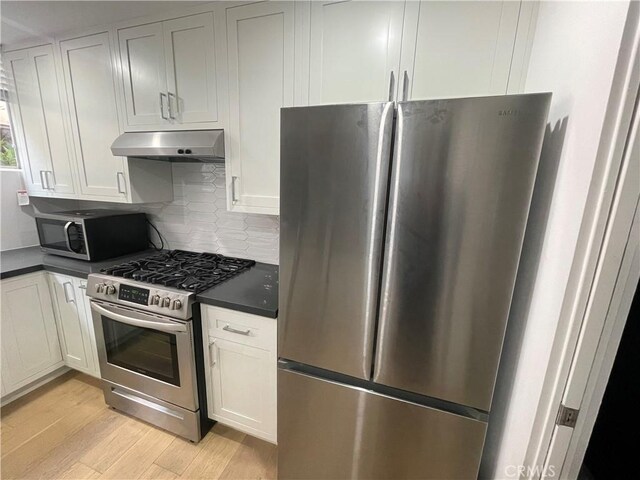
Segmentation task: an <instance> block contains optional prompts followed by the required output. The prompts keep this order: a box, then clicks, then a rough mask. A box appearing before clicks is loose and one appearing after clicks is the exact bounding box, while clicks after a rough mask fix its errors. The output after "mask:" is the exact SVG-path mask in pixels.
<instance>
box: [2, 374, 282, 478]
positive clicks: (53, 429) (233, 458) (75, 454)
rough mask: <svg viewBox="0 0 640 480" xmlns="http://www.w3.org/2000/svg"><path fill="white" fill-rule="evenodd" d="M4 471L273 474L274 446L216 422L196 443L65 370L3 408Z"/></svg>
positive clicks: (13, 474)
mask: <svg viewBox="0 0 640 480" xmlns="http://www.w3.org/2000/svg"><path fill="white" fill-rule="evenodd" d="M1 419H2V420H1V422H0V423H1V437H2V442H1V445H2V460H1V462H0V466H1V468H2V478H4V479H23V478H28V479H31V478H42V479H62V478H64V479H84V478H104V479H106V478H110V479H132V478H142V479H156V478H159V479H172V478H188V479H267V478H269V479H271V478H276V458H277V457H276V447H275V446H274V445H271V444H269V443H267V442H263V441H262V440H258V439H256V438H253V437H250V436H248V435H245V434H243V433H240V432H238V431H236V430H233V429H231V428H228V427H225V426H223V425H220V424H216V425H215V426H214V428H213V429H212V431H210V432H209V433H208V434H207V436H206V437H205V438H204V439H202V440H201V441H200V443H198V444H197V445H194V444H192V443H190V442H188V441H186V440H183V439H181V438H177V437H175V436H174V435H171V434H170V433H167V432H165V431H164V430H160V429H157V428H155V427H153V426H151V425H149V424H147V423H144V422H142V421H140V420H136V419H134V418H132V417H128V416H126V415H124V414H122V413H118V412H116V411H114V410H111V409H109V408H107V406H106V405H105V403H104V399H103V397H102V390H101V389H100V387H99V384H98V381H97V380H95V379H93V378H91V377H89V376H86V375H83V374H80V373H75V372H74V373H67V374H65V375H63V376H61V377H60V378H58V379H56V380H54V381H53V382H50V383H48V384H47V385H45V386H43V387H41V388H39V389H38V390H35V391H33V392H31V393H29V394H27V395H25V396H24V397H22V398H20V399H18V400H16V401H15V402H13V403H11V404H9V405H8V406H6V407H4V408H3V409H2V415H1Z"/></svg>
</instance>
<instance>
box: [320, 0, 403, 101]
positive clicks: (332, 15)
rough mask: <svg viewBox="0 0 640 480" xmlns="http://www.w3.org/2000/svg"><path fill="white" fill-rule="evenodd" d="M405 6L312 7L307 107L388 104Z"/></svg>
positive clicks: (337, 3)
mask: <svg viewBox="0 0 640 480" xmlns="http://www.w3.org/2000/svg"><path fill="white" fill-rule="evenodd" d="M404 9H405V2H402V1H395V2H394V1H390V2H359V1H346V2H345V1H332V2H312V3H311V23H310V30H311V32H310V58H309V104H311V105H317V104H331V103H355V102H380V101H385V100H389V99H390V98H389V94H390V91H391V92H392V94H394V93H395V90H394V87H395V85H396V83H397V79H398V67H399V63H400V43H401V38H402V23H403V15H404Z"/></svg>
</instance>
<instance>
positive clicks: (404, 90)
mask: <svg viewBox="0 0 640 480" xmlns="http://www.w3.org/2000/svg"><path fill="white" fill-rule="evenodd" d="M408 94H409V74H408V73H407V71H406V70H405V71H404V73H403V74H402V101H403V102H406V101H407V96H408Z"/></svg>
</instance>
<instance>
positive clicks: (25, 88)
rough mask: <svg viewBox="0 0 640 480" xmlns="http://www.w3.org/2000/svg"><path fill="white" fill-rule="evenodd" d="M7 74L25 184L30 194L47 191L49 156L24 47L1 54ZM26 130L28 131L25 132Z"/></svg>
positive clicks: (36, 94)
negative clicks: (45, 177)
mask: <svg viewBox="0 0 640 480" xmlns="http://www.w3.org/2000/svg"><path fill="white" fill-rule="evenodd" d="M3 57H4V62H5V68H6V71H7V75H8V77H9V82H8V83H9V99H10V102H11V114H12V116H13V120H14V122H13V123H14V126H15V127H16V130H17V132H16V133H17V135H16V140H17V146H18V157H19V160H20V162H21V163H22V166H23V167H24V176H25V184H26V187H27V190H28V191H29V193H30V194H32V195H33V194H42V193H47V189H46V188H45V187H46V183H45V182H46V180H45V179H44V174H45V172H46V171H47V170H49V166H50V157H49V151H48V145H47V139H46V130H45V126H44V118H43V116H42V105H41V103H40V99H39V98H38V97H39V95H38V90H39V89H38V85H37V83H36V78H35V75H34V74H33V69H32V68H31V61H30V58H29V54H28V51H27V50H20V51H16V52H8V53H5V54H4V55H3ZM27 132H28V133H27Z"/></svg>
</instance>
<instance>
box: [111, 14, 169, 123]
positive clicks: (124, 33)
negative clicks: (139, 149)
mask: <svg viewBox="0 0 640 480" xmlns="http://www.w3.org/2000/svg"><path fill="white" fill-rule="evenodd" d="M118 40H119V42H120V60H121V62H122V77H123V78H122V79H123V83H124V100H125V105H126V109H127V125H148V126H150V127H152V126H159V127H160V128H162V127H163V126H166V125H168V124H169V122H168V120H167V119H168V118H169V117H168V113H167V100H168V98H167V82H166V77H165V59H164V47H163V37H162V23H161V22H158V23H151V24H148V25H141V26H138V27H131V28H124V29H122V30H119V31H118Z"/></svg>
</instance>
